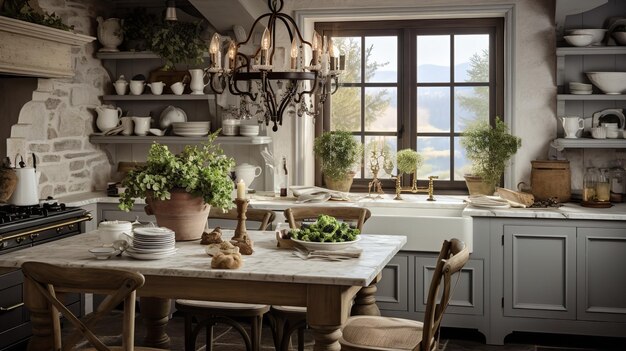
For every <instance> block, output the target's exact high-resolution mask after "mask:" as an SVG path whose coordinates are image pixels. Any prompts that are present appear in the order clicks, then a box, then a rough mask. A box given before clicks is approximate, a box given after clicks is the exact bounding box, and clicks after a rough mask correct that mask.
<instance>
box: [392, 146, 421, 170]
mask: <svg viewBox="0 0 626 351" xmlns="http://www.w3.org/2000/svg"><path fill="white" fill-rule="evenodd" d="M423 162H424V160H423V158H422V156H421V155H420V154H418V153H417V151H415V150H412V149H404V150H400V151H398V154H397V155H396V163H397V164H398V176H401V175H402V174H403V173H406V174H413V173H415V172H417V169H418V168H420V166H421V165H422V163H423Z"/></svg>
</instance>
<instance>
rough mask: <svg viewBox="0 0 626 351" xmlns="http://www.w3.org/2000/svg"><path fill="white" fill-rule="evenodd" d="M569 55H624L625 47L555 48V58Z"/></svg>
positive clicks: (625, 53)
mask: <svg viewBox="0 0 626 351" xmlns="http://www.w3.org/2000/svg"><path fill="white" fill-rule="evenodd" d="M569 55H626V46H588V47H561V48H556V56H569Z"/></svg>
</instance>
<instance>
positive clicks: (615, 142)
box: [554, 138, 626, 149]
mask: <svg viewBox="0 0 626 351" xmlns="http://www.w3.org/2000/svg"><path fill="white" fill-rule="evenodd" d="M554 144H555V146H562V147H564V148H566V149H581V148H585V149H626V139H591V138H577V139H566V138H559V139H556V140H554Z"/></svg>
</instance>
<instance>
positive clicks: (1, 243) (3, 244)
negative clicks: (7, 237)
mask: <svg viewBox="0 0 626 351" xmlns="http://www.w3.org/2000/svg"><path fill="white" fill-rule="evenodd" d="M7 246H9V243H8V242H7V241H2V242H0V248H2V249H4V248H5V247H7Z"/></svg>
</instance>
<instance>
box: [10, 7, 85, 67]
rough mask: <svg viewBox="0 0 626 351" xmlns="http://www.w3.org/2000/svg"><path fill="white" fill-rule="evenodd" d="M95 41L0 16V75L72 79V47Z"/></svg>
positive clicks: (83, 36) (79, 35) (80, 35)
mask: <svg viewBox="0 0 626 351" xmlns="http://www.w3.org/2000/svg"><path fill="white" fill-rule="evenodd" d="M95 39H96V38H94V37H91V36H88V35H82V34H75V33H72V32H68V31H64V30H60V29H55V28H50V27H46V26H42V25H39V24H33V23H29V22H24V21H20V20H16V19H13V18H8V17H3V16H0V74H9V75H18V76H31V77H42V78H70V77H73V76H74V69H73V62H72V55H71V49H72V46H78V45H84V44H87V43H89V42H91V41H93V40H95Z"/></svg>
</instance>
